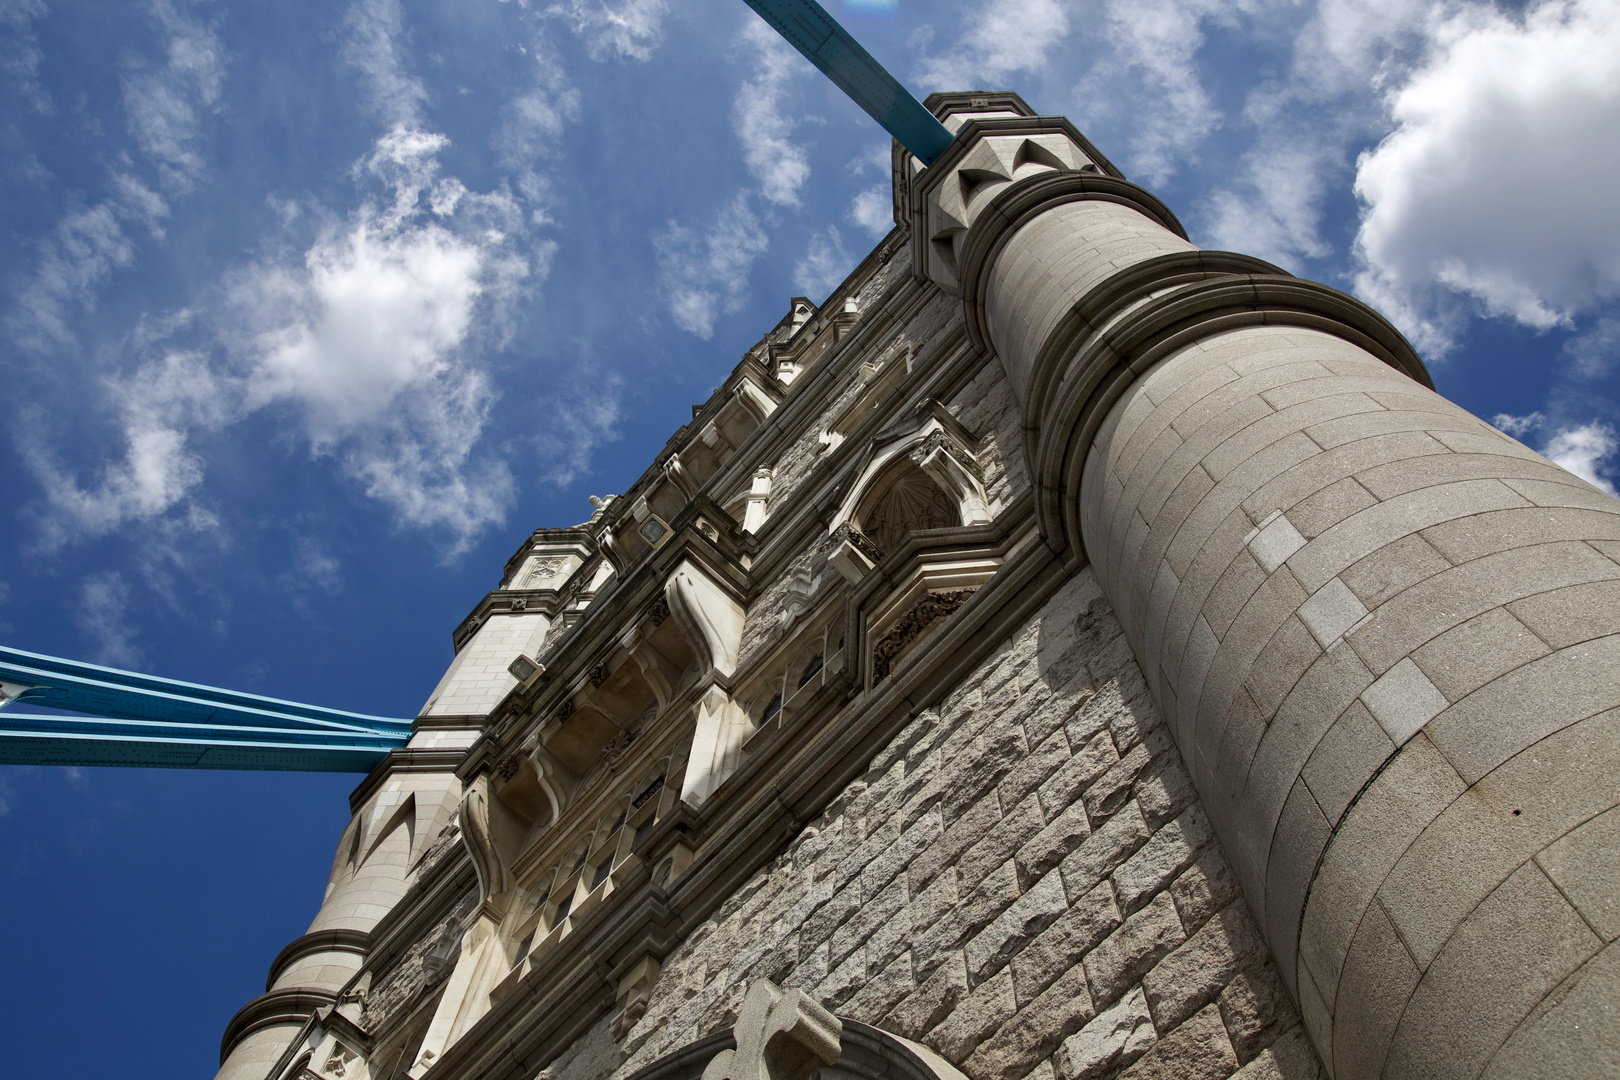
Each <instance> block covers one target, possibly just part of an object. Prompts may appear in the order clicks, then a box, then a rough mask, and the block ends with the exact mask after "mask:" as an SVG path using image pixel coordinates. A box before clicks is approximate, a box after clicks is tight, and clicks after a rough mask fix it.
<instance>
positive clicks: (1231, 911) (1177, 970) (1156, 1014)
mask: <svg viewBox="0 0 1620 1080" xmlns="http://www.w3.org/2000/svg"><path fill="white" fill-rule="evenodd" d="M1264 957H1265V944H1264V943H1263V942H1262V941H1261V940H1260V934H1259V932H1258V931H1257V930H1256V929H1255V926H1254V920H1253V919H1251V918H1250V917H1249V912H1248V909H1247V908H1245V907H1244V906H1243V904H1242V903H1241V902H1234V903H1232V904H1230V905H1228V906H1227V908H1226V910H1224V911H1222V912H1221V913H1220V914H1219V915H1217V916H1215V917H1214V918H1213V919H1211V920H1209V922H1207V923H1205V924H1204V926H1203V929H1201V930H1199V931H1198V933H1196V934H1194V935H1193V936H1192V937H1190V938H1188V939H1187V940H1186V941H1185V942H1183V943H1182V944H1181V945H1180V946H1178V947H1177V948H1176V949H1175V951H1173V952H1171V953H1170V954H1169V955H1168V956H1166V957H1165V958H1164V959H1163V960H1160V961H1159V962H1158V964H1157V965H1155V966H1154V968H1153V970H1152V971H1150V972H1148V973H1147V975H1146V976H1144V977H1143V979H1142V989H1143V990H1144V991H1146V993H1147V998H1148V1006H1149V1007H1150V1008H1151V1009H1152V1010H1153V1020H1154V1023H1155V1024H1157V1025H1158V1027H1159V1030H1161V1031H1168V1030H1169V1029H1170V1028H1173V1027H1175V1026H1177V1025H1178V1024H1180V1023H1181V1022H1182V1021H1183V1020H1185V1019H1187V1017H1189V1016H1191V1015H1192V1014H1193V1013H1195V1012H1197V1011H1198V1010H1199V1009H1202V1008H1203V1007H1204V1006H1205V1005H1207V1004H1209V1003H1210V1002H1211V1001H1214V1000H1215V998H1216V997H1217V996H1218V995H1219V994H1220V993H1221V991H1222V990H1223V989H1225V988H1226V985H1227V983H1229V982H1230V981H1231V980H1232V978H1233V976H1235V975H1236V974H1237V973H1238V972H1240V971H1242V970H1244V969H1246V968H1249V967H1252V966H1254V965H1256V964H1258V963H1260V962H1261V961H1262V960H1263V959H1264Z"/></svg>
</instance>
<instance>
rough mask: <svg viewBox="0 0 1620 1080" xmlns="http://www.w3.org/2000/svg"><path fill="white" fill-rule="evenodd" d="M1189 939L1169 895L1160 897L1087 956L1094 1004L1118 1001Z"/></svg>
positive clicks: (1086, 960)
mask: <svg viewBox="0 0 1620 1080" xmlns="http://www.w3.org/2000/svg"><path fill="white" fill-rule="evenodd" d="M1186 936H1187V935H1186V934H1185V933H1184V932H1183V931H1182V929H1181V920H1180V919H1179V918H1177V917H1176V907H1175V905H1174V904H1173V903H1171V901H1170V897H1169V896H1168V895H1166V894H1164V893H1160V894H1159V895H1158V896H1157V897H1156V898H1155V899H1154V900H1153V902H1152V903H1151V904H1149V905H1148V906H1147V907H1145V908H1143V909H1142V910H1141V911H1139V912H1137V913H1136V914H1135V915H1133V916H1131V917H1130V918H1129V919H1126V920H1125V922H1124V924H1123V925H1121V926H1120V928H1119V929H1118V930H1115V931H1114V932H1113V933H1112V934H1110V935H1109V936H1108V937H1107V938H1105V939H1104V940H1103V941H1102V943H1101V944H1099V945H1098V946H1097V947H1096V948H1095V949H1093V950H1092V951H1091V952H1090V953H1089V954H1088V955H1087V956H1086V958H1085V965H1086V976H1087V978H1088V979H1089V980H1090V982H1091V997H1092V1000H1094V1001H1098V1002H1111V1001H1113V1000H1114V999H1116V998H1118V997H1119V996H1120V995H1121V994H1122V993H1124V992H1125V991H1126V990H1127V989H1129V988H1130V987H1131V986H1134V985H1135V984H1136V983H1137V982H1138V981H1140V980H1141V978H1142V976H1143V975H1145V974H1147V972H1148V971H1149V970H1151V969H1152V967H1153V965H1155V964H1157V963H1158V962H1159V960H1160V959H1161V958H1162V957H1164V956H1165V955H1166V954H1168V953H1169V952H1170V950H1172V949H1174V948H1175V947H1176V946H1177V945H1180V944H1181V943H1182V942H1183V941H1184V940H1186Z"/></svg>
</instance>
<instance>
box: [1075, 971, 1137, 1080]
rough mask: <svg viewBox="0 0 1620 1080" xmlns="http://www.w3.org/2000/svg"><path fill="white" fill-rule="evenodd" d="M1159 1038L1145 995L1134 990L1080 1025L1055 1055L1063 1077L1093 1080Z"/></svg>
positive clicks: (1107, 1072)
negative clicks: (1089, 1020) (1086, 1022)
mask: <svg viewBox="0 0 1620 1080" xmlns="http://www.w3.org/2000/svg"><path fill="white" fill-rule="evenodd" d="M1157 1041H1158V1033H1157V1032H1156V1031H1154V1028H1153V1017H1152V1016H1151V1015H1149V1013H1148V1006H1147V998H1146V997H1144V996H1143V994H1142V991H1141V990H1133V991H1131V992H1130V993H1129V994H1126V995H1125V996H1124V997H1123V998H1121V999H1120V1000H1119V1001H1118V1002H1116V1003H1115V1004H1114V1005H1113V1006H1111V1007H1110V1008H1108V1009H1105V1010H1103V1011H1102V1012H1100V1013H1098V1014H1097V1017H1096V1018H1095V1019H1094V1020H1092V1021H1091V1022H1090V1023H1088V1024H1086V1025H1085V1026H1084V1027H1082V1028H1081V1029H1080V1030H1079V1032H1077V1033H1076V1034H1075V1035H1073V1036H1071V1037H1070V1038H1069V1039H1068V1040H1066V1041H1065V1042H1064V1044H1063V1049H1062V1050H1061V1051H1059V1053H1058V1055H1057V1062H1056V1063H1057V1074H1058V1076H1060V1077H1062V1078H1063V1080H1094V1078H1096V1077H1102V1076H1107V1075H1110V1074H1112V1073H1113V1072H1115V1071H1117V1070H1118V1069H1119V1068H1120V1067H1121V1066H1125V1065H1129V1064H1130V1063H1131V1062H1133V1061H1135V1060H1136V1059H1137V1058H1139V1057H1141V1056H1142V1055H1143V1054H1145V1053H1146V1052H1147V1051H1148V1048H1149V1047H1151V1046H1152V1045H1153V1044H1154V1043H1155V1042H1157Z"/></svg>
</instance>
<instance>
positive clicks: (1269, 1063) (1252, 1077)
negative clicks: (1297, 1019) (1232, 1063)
mask: <svg viewBox="0 0 1620 1080" xmlns="http://www.w3.org/2000/svg"><path fill="white" fill-rule="evenodd" d="M1232 1075H1233V1077H1234V1078H1236V1080H1321V1078H1322V1077H1325V1076H1326V1075H1327V1073H1326V1072H1324V1071H1323V1069H1322V1061H1321V1059H1320V1058H1318V1057H1317V1056H1316V1048H1315V1047H1314V1046H1312V1045H1311V1040H1310V1038H1309V1037H1308V1036H1307V1035H1306V1034H1305V1029H1304V1028H1303V1027H1294V1028H1292V1029H1290V1030H1289V1031H1287V1032H1285V1033H1284V1034H1283V1035H1282V1037H1281V1038H1279V1039H1278V1040H1277V1041H1276V1042H1274V1043H1272V1044H1271V1045H1270V1046H1268V1047H1266V1049H1265V1050H1263V1051H1261V1053H1260V1054H1259V1056H1257V1057H1256V1058H1255V1059H1254V1060H1253V1061H1251V1062H1249V1063H1248V1064H1247V1065H1245V1066H1243V1068H1241V1069H1239V1070H1238V1071H1237V1072H1235V1073H1233V1074H1232Z"/></svg>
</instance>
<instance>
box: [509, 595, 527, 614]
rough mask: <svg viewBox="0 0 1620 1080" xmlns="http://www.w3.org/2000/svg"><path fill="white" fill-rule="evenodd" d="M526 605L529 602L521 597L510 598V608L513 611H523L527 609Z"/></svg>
mask: <svg viewBox="0 0 1620 1080" xmlns="http://www.w3.org/2000/svg"><path fill="white" fill-rule="evenodd" d="M528 607H529V602H528V601H527V600H525V599H524V598H523V597H521V596H514V597H513V598H512V610H513V611H525V610H527V609H528Z"/></svg>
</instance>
